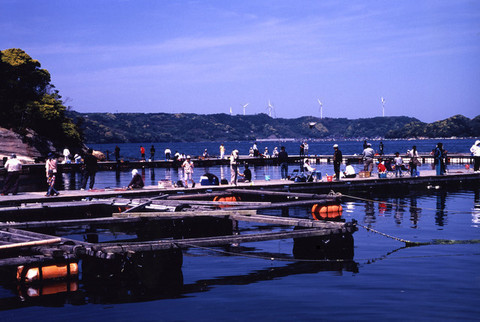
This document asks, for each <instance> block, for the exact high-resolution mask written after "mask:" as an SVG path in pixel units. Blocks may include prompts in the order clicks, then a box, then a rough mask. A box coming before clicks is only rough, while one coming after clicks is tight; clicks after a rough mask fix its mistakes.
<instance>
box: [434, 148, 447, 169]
mask: <svg viewBox="0 0 480 322" xmlns="http://www.w3.org/2000/svg"><path fill="white" fill-rule="evenodd" d="M433 157H434V158H435V169H436V171H437V176H443V175H444V173H445V161H444V158H445V151H444V150H443V143H440V142H439V143H437V146H436V147H435V149H434V150H433Z"/></svg>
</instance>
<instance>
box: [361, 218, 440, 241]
mask: <svg viewBox="0 0 480 322" xmlns="http://www.w3.org/2000/svg"><path fill="white" fill-rule="evenodd" d="M356 225H357V226H360V227H362V228H364V229H366V230H367V231H371V232H373V233H376V234H379V235H382V236H385V237H387V238H391V239H394V240H396V241H399V242H402V243H405V246H406V247H411V246H420V245H430V244H431V243H430V242H426V243H421V242H413V241H411V240H407V239H403V238H399V237H395V236H391V235H388V234H385V233H382V232H380V231H378V230H375V229H373V228H370V227H367V226H364V225H362V224H359V223H358V222H357V223H356Z"/></svg>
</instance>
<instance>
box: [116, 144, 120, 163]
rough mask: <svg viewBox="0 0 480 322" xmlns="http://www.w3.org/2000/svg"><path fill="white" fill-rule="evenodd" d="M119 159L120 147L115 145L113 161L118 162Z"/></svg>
mask: <svg viewBox="0 0 480 322" xmlns="http://www.w3.org/2000/svg"><path fill="white" fill-rule="evenodd" d="M118 160H120V147H119V146H118V145H117V146H115V161H117V162H118Z"/></svg>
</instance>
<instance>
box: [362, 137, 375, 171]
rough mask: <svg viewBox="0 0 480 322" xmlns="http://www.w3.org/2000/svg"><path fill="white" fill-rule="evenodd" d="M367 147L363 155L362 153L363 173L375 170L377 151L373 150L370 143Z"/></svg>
mask: <svg viewBox="0 0 480 322" xmlns="http://www.w3.org/2000/svg"><path fill="white" fill-rule="evenodd" d="M365 142H366V141H365ZM364 144H365V143H364ZM366 146H367V147H366V148H365V149H364V150H363V153H362V157H363V171H369V172H372V170H373V157H374V155H375V151H374V150H373V149H372V145H371V144H370V143H366Z"/></svg>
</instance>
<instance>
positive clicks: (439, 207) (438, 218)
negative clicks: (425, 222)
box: [435, 190, 447, 227]
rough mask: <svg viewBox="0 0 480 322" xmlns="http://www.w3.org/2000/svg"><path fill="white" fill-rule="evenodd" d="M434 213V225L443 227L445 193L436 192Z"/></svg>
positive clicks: (441, 191)
mask: <svg viewBox="0 0 480 322" xmlns="http://www.w3.org/2000/svg"><path fill="white" fill-rule="evenodd" d="M436 195H437V196H436V197H437V198H436V201H437V202H436V212H435V223H436V224H437V225H438V226H440V227H443V226H444V225H445V220H446V218H445V217H446V215H445V204H446V200H447V192H446V191H443V190H440V191H437V192H436Z"/></svg>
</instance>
